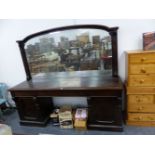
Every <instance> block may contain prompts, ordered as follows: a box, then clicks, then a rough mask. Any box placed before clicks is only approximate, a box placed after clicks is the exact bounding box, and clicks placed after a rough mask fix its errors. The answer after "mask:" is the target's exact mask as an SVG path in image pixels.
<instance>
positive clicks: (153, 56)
mask: <svg viewBox="0 0 155 155" xmlns="http://www.w3.org/2000/svg"><path fill="white" fill-rule="evenodd" d="M129 63H130V64H132V63H155V53H139V54H131V55H129Z"/></svg>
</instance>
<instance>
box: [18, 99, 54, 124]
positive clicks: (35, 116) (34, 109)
mask: <svg viewBox="0 0 155 155" xmlns="http://www.w3.org/2000/svg"><path fill="white" fill-rule="evenodd" d="M15 103H16V106H17V109H18V113H19V116H20V120H21V123H22V122H24V124H37V123H43V124H45V120H47V119H48V118H49V114H50V112H51V111H52V107H53V104H52V98H51V97H16V98H15ZM25 121H27V122H25ZM22 124H23V123H22Z"/></svg>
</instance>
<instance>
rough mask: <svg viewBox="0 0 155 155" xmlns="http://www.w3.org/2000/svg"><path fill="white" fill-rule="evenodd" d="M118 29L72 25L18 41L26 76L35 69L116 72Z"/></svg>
mask: <svg viewBox="0 0 155 155" xmlns="http://www.w3.org/2000/svg"><path fill="white" fill-rule="evenodd" d="M117 29H118V27H113V28H109V27H106V26H101V25H74V26H67V27H60V28H55V29H50V30H45V31H42V32H39V33H35V34H32V35H30V36H28V37H26V38H25V39H23V40H22V41H18V43H19V47H20V50H21V54H22V58H23V62H24V66H25V71H26V74H27V80H30V79H31V78H32V77H33V75H36V74H38V73H49V72H70V71H86V70H101V71H103V73H105V74H109V73H111V75H112V76H117Z"/></svg>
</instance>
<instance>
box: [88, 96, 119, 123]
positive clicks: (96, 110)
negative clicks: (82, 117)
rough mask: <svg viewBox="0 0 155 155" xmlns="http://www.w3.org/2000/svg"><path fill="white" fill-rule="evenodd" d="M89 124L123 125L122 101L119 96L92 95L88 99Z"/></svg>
mask: <svg viewBox="0 0 155 155" xmlns="http://www.w3.org/2000/svg"><path fill="white" fill-rule="evenodd" d="M88 105H89V108H88V109H89V110H88V124H89V123H90V124H96V125H98V126H99V125H101V126H102V125H121V124H122V114H121V102H120V100H119V98H117V97H92V98H90V99H88Z"/></svg>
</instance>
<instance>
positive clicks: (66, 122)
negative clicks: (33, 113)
mask: <svg viewBox="0 0 155 155" xmlns="http://www.w3.org/2000/svg"><path fill="white" fill-rule="evenodd" d="M59 123H60V127H61V128H65V129H69V128H73V117H72V108H71V107H70V106H63V107H61V108H60V111H59Z"/></svg>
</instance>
